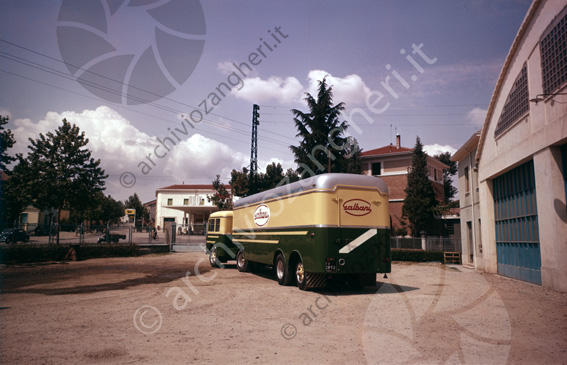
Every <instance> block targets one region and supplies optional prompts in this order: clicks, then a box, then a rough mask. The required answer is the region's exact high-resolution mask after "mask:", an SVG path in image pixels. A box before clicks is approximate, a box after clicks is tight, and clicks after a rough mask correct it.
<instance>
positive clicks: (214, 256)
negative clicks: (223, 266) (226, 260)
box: [209, 246, 219, 267]
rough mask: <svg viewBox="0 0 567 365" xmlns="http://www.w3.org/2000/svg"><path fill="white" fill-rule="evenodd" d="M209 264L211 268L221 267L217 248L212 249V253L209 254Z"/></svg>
mask: <svg viewBox="0 0 567 365" xmlns="http://www.w3.org/2000/svg"><path fill="white" fill-rule="evenodd" d="M209 264H211V267H219V264H218V257H217V246H213V247H211V252H209Z"/></svg>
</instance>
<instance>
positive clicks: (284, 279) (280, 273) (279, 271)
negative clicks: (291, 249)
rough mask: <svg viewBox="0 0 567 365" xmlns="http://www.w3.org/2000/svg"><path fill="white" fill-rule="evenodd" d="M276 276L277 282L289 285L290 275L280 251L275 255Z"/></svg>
mask: <svg viewBox="0 0 567 365" xmlns="http://www.w3.org/2000/svg"><path fill="white" fill-rule="evenodd" d="M275 269H276V278H277V279H278V284H280V285H289V284H290V283H291V275H290V274H289V270H288V268H287V265H286V263H285V259H284V257H283V255H282V254H281V253H280V254H278V256H277V257H276V266H275Z"/></svg>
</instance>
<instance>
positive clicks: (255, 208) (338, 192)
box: [207, 174, 391, 290]
mask: <svg viewBox="0 0 567 365" xmlns="http://www.w3.org/2000/svg"><path fill="white" fill-rule="evenodd" d="M219 213H220V212H219ZM232 219H233V220H232V245H229V244H227V243H224V245H225V246H228V247H229V250H233V251H232V252H231V254H235V255H236V263H237V268H238V270H240V271H248V270H249V269H250V268H251V267H253V266H254V265H256V264H264V265H272V266H274V268H275V272H276V276H277V279H278V282H279V284H281V285H290V284H297V286H298V287H299V288H300V289H302V290H304V289H307V288H315V287H323V286H325V285H326V284H327V281H328V279H330V278H338V279H341V278H342V279H345V280H346V281H348V282H349V284H350V285H353V286H355V287H360V286H366V285H376V274H377V273H389V272H390V270H391V262H390V215H389V209H388V188H387V186H386V184H385V183H384V181H382V180H381V179H379V178H376V177H373V176H366V175H354V174H322V175H317V176H314V177H311V178H307V179H303V180H300V181H298V182H294V183H291V184H288V185H284V186H280V187H278V188H275V189H271V190H268V191H265V192H262V193H259V194H255V195H252V196H249V197H246V198H242V199H239V200H238V201H236V202H235V203H234V207H233V217H232ZM210 234H212V232H210ZM209 237H211V236H209ZM207 241H209V240H208V239H207ZM208 244H209V243H207V245H208ZM213 246H214V245H213ZM212 248H213V249H214V247H212ZM216 252H217V253H216V255H217V257H218V255H219V254H218V252H219V251H218V249H217V251H216Z"/></svg>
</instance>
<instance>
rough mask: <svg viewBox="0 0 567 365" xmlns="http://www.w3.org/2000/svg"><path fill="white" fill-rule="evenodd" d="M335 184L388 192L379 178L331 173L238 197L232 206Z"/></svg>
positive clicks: (236, 206) (330, 186)
mask: <svg viewBox="0 0 567 365" xmlns="http://www.w3.org/2000/svg"><path fill="white" fill-rule="evenodd" d="M337 185H341V186H359V187H366V188H377V189H378V190H379V191H380V192H381V193H382V194H388V186H387V185H386V183H385V182H384V181H383V180H382V179H380V178H377V177H374V176H368V175H356V174H337V173H332V174H321V175H316V176H313V177H309V178H307V179H302V180H299V181H296V182H294V183H291V184H288V185H282V186H280V187H277V188H274V189H270V190H266V191H263V192H261V193H258V194H254V195H250V196H247V197H245V198H241V199H238V200H237V201H236V202H235V203H234V208H239V207H242V206H247V205H252V204H256V203H260V202H264V201H268V200H272V199H274V198H279V197H283V196H287V195H291V194H296V193H302V192H308V191H310V190H333V189H334V188H335V187H336V186H337Z"/></svg>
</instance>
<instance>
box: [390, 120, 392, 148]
mask: <svg viewBox="0 0 567 365" xmlns="http://www.w3.org/2000/svg"><path fill="white" fill-rule="evenodd" d="M390 144H392V125H391V124H390Z"/></svg>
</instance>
